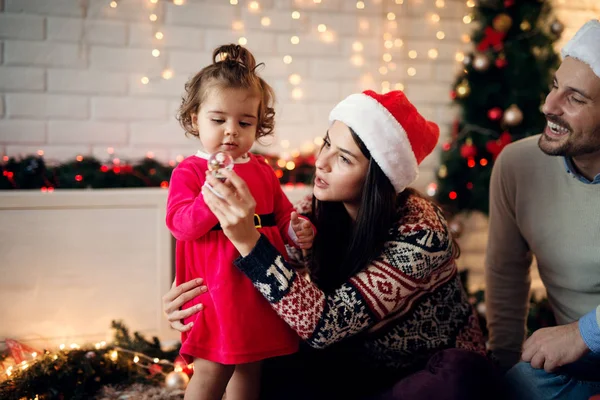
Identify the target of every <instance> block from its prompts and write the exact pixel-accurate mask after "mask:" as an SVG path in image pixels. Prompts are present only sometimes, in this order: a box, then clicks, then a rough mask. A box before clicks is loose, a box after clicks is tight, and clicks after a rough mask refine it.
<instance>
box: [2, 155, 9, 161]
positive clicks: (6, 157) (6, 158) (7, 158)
mask: <svg viewBox="0 0 600 400" xmlns="http://www.w3.org/2000/svg"><path fill="white" fill-rule="evenodd" d="M9 159H10V158H9V157H8V156H4V157H2V160H3V161H8V160H9Z"/></svg>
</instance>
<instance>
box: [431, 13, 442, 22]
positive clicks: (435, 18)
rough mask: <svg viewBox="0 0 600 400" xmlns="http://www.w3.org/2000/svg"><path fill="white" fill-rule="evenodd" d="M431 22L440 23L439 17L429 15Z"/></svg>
mask: <svg viewBox="0 0 600 400" xmlns="http://www.w3.org/2000/svg"><path fill="white" fill-rule="evenodd" d="M431 21H433V22H440V16H439V15H438V14H431Z"/></svg>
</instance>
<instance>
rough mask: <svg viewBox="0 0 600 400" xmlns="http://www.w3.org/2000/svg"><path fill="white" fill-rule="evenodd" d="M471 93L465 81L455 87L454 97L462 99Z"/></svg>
mask: <svg viewBox="0 0 600 400" xmlns="http://www.w3.org/2000/svg"><path fill="white" fill-rule="evenodd" d="M470 93H471V87H470V86H469V82H468V81H467V80H466V79H465V80H463V81H462V82H461V83H459V84H458V86H457V87H456V95H457V96H458V97H459V98H461V99H464V98H465V97H467V96H468V95H469V94H470Z"/></svg>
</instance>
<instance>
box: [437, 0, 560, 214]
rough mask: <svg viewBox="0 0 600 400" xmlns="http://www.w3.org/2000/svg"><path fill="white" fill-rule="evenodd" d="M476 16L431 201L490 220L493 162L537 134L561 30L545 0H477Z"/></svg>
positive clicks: (454, 92)
mask: <svg viewBox="0 0 600 400" xmlns="http://www.w3.org/2000/svg"><path fill="white" fill-rule="evenodd" d="M473 14H474V15H473V16H472V18H473V20H474V21H475V22H477V29H476V30H475V31H474V32H473V33H472V35H471V42H472V43H473V44H474V47H475V48H474V49H473V51H472V53H470V54H467V55H465V56H464V60H463V61H462V62H463V66H464V68H463V69H462V71H461V72H460V73H459V74H458V76H457V77H456V80H455V82H454V85H453V89H452V91H451V93H450V96H451V98H452V99H453V102H454V103H455V104H457V105H459V106H460V107H461V111H462V112H461V114H462V115H461V117H460V120H459V121H456V122H455V123H454V126H453V129H452V135H451V140H450V141H449V142H448V143H445V144H444V145H443V151H442V156H441V162H440V167H439V170H438V183H437V190H436V200H437V201H438V202H439V203H440V204H442V205H443V206H445V207H446V208H447V210H448V211H449V212H450V213H451V214H455V213H458V212H461V211H472V210H478V211H482V212H484V213H486V214H487V212H488V206H489V198H488V197H489V182H490V176H491V172H492V166H493V164H494V160H495V159H496V158H497V157H498V155H499V154H500V152H501V151H502V149H503V148H504V147H505V146H506V145H507V144H509V143H511V142H514V141H516V140H519V139H522V138H524V137H527V136H531V135H536V134H539V133H541V132H542V130H543V127H544V124H545V118H544V115H543V114H542V113H541V110H540V108H541V105H542V104H543V102H544V99H545V96H546V94H547V93H548V90H549V87H550V86H551V83H552V79H553V75H554V72H555V71H556V69H557V68H558V64H559V57H558V55H557V53H556V52H555V51H554V48H553V43H554V42H555V41H556V40H558V39H559V37H560V35H561V33H562V31H563V25H562V24H561V23H560V22H559V21H558V20H556V19H555V18H554V17H553V16H552V10H551V5H550V3H549V1H546V0H519V1H516V0H479V3H478V4H477V5H476V6H475V7H474V8H473ZM466 18H468V17H466Z"/></svg>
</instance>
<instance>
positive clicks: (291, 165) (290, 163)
mask: <svg viewBox="0 0 600 400" xmlns="http://www.w3.org/2000/svg"><path fill="white" fill-rule="evenodd" d="M294 168H296V163H295V162H293V161H288V162H287V163H286V164H285V169H287V170H288V171H291V170H293V169H294Z"/></svg>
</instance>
